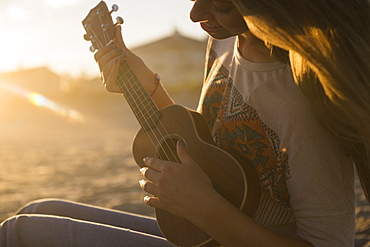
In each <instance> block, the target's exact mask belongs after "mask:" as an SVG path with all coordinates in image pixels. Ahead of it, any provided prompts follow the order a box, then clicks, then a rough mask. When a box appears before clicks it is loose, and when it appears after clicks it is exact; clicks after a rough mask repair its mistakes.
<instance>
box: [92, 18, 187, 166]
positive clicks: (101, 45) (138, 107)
mask: <svg viewBox="0 0 370 247" xmlns="http://www.w3.org/2000/svg"><path fill="white" fill-rule="evenodd" d="M97 14H98V16H99V21H100V27H101V28H102V33H103V36H104V41H105V44H108V43H109V41H110V38H109V34H108V32H107V31H106V28H105V26H106V25H104V24H103V21H102V17H101V15H100V13H99V12H98V13H97ZM90 30H91V32H92V34H93V37H98V35H97V34H96V33H95V31H94V30H93V28H90ZM95 41H96V42H97V44H98V46H99V48H101V47H103V44H102V42H101V41H100V39H99V38H97V39H96V40H95ZM122 64H124V65H126V66H125V67H127V68H125V70H126V71H130V68H129V67H128V65H127V63H126V62H124V63H121V65H120V69H121V67H122ZM126 74H127V73H126V72H125V73H124V75H125V77H126V79H128V80H130V79H131V78H128V77H127V75H126ZM131 77H132V78H134V79H135V75H134V74H133V75H132V76H131ZM136 79H137V78H136ZM121 80H122V81H123V78H122V76H120V75H119V80H118V82H120V81H121ZM118 85H119V87H120V89H121V91H122V92H124V88H123V86H124V87H125V88H126V92H128V93H130V90H129V88H128V87H127V85H126V84H125V83H118ZM131 88H132V87H131ZM143 90H145V89H143ZM134 92H135V93H136V98H137V99H140V100H141V97H139V95H138V94H137V92H136V91H134ZM143 95H144V94H143ZM145 96H146V95H144V98H145ZM130 97H132V98H133V95H132V94H131V93H130ZM148 97H149V95H147V97H146V98H147V100H146V101H147V102H146V103H148V101H150V100H151V99H150V98H149V99H148ZM134 102H135V103H136V101H134ZM128 103H129V104H130V107H131V108H132V109H134V105H132V101H128ZM140 103H141V105H144V103H143V102H142V101H140ZM136 108H137V109H139V113H140V114H141V115H142V116H143V119H144V121H145V122H146V124H148V126H151V125H150V124H149V121H148V120H147V118H145V117H144V116H145V114H144V113H143V112H142V110H141V108H140V106H139V105H138V104H137V103H136ZM143 108H144V109H146V108H145V107H143ZM156 110H158V109H156ZM133 112H134V114H135V116H136V118H137V119H138V120H139V116H138V114H137V111H133ZM146 113H147V115H148V116H149V119H150V120H151V122H152V124H154V125H155V124H156V123H160V125H161V127H162V128H163V130H165V132H166V133H165V134H166V135H168V132H167V130H166V128H165V127H164V126H163V123H162V122H161V121H159V117H158V116H156V117H157V119H154V120H153V118H152V116H151V114H150V113H149V111H148V109H146ZM154 115H156V114H154ZM139 122H140V120H139ZM157 129H158V130H159V131H158V132H159V137H158V136H157V135H156V133H155V132H154V131H152V133H153V136H154V137H155V141H156V142H157V143H158V144H160V140H162V139H163V138H164V137H165V136H166V135H163V133H161V130H160V128H158V126H157ZM145 132H146V134H147V136H148V138H149V140H150V142H151V143H152V145H153V147H154V148H155V147H156V145H155V142H154V140H153V139H152V138H151V136H150V135H149V133H148V131H145ZM170 141H171V142H172V145H174V146H175V143H174V141H173V140H172V138H170ZM165 145H166V146H167V148H168V150H169V151H170V153H171V155H172V157H174V158H175V160H176V162H178V163H180V161H179V160H178V158H177V155H175V154H174V153H173V151H172V149H171V148H170V146H169V144H168V143H167V142H165ZM155 152H156V153H157V149H156V148H155ZM163 152H164V154H165V156H166V158H167V160H170V158H169V156H168V154H167V152H166V151H165V150H163Z"/></svg>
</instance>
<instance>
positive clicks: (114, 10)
mask: <svg viewBox="0 0 370 247" xmlns="http://www.w3.org/2000/svg"><path fill="white" fill-rule="evenodd" d="M117 10H118V5H117V4H113V5H112V10H111V11H109V13H110V14H112V13H113V12H117Z"/></svg>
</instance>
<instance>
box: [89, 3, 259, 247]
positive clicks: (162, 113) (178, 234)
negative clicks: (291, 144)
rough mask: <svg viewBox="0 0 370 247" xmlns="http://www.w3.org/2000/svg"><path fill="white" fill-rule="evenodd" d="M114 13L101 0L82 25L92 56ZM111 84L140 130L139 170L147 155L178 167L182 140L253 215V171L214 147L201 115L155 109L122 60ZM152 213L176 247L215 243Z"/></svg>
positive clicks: (111, 30)
mask: <svg viewBox="0 0 370 247" xmlns="http://www.w3.org/2000/svg"><path fill="white" fill-rule="evenodd" d="M117 10H118V7H117V5H113V7H112V11H109V10H108V8H107V5H106V3H105V2H104V1H101V2H100V3H99V4H98V5H97V6H96V7H94V8H93V9H91V10H90V12H89V13H88V15H87V16H86V18H85V19H84V20H83V21H82V24H83V26H84V28H85V30H86V34H85V35H84V37H85V39H86V40H90V41H91V42H92V47H91V48H90V50H91V51H92V52H94V51H95V50H96V49H98V50H99V49H100V48H102V47H104V46H106V45H107V44H109V43H110V42H113V39H114V36H115V26H116V25H120V24H122V23H123V20H122V18H120V17H118V18H117V23H116V24H114V23H113V20H112V17H111V13H112V12H115V11H117ZM117 84H118V85H119V87H120V89H121V90H122V93H123V95H124V96H125V98H126V100H127V102H128V104H129V106H130V107H131V109H132V111H133V112H134V115H135V116H136V118H137V120H138V122H139V123H140V126H141V129H140V130H139V131H138V133H137V134H136V136H135V138H134V141H133V145H132V152H133V156H134V159H135V162H136V163H137V164H138V165H139V166H140V167H143V166H144V165H145V164H144V163H143V158H145V157H148V156H150V157H157V158H160V159H163V160H169V161H173V162H177V163H181V162H180V159H179V157H178V156H177V152H176V143H177V141H178V140H182V141H183V142H184V143H185V145H186V148H187V150H188V152H189V154H190V155H191V157H192V158H193V159H194V160H195V161H196V163H197V164H198V165H199V166H200V167H201V169H202V170H203V171H204V172H205V173H206V174H207V175H208V176H209V178H210V180H211V181H212V185H213V187H214V188H215V190H216V191H217V192H218V193H220V194H221V195H222V196H223V197H224V198H226V199H227V200H228V201H229V202H230V203H231V204H233V205H234V206H235V207H237V208H238V209H239V210H241V211H243V212H244V213H245V214H247V215H249V216H250V217H253V215H254V214H255V212H256V210H257V208H258V206H259V204H260V200H261V184H260V182H259V179H258V176H257V173H256V169H255V167H254V166H253V165H252V164H250V163H247V162H246V159H242V158H241V157H239V156H235V155H234V154H233V155H231V154H229V153H227V152H225V151H224V150H222V149H220V148H218V147H217V146H216V145H215V143H214V141H213V138H212V135H211V133H210V130H209V127H208V125H207V123H206V121H205V119H204V118H203V116H202V115H200V114H199V113H197V112H195V111H192V110H189V109H187V108H184V107H183V106H180V105H171V106H168V107H166V108H164V109H162V110H158V108H157V107H156V105H155V103H154V102H153V101H152V99H151V97H150V96H149V94H148V93H147V92H146V90H145V89H144V87H143V86H142V85H141V83H140V81H139V80H138V78H137V77H136V75H135V73H134V72H133V71H132V70H131V68H130V67H129V65H128V63H127V62H126V61H123V62H122V63H121V64H120V69H119V73H118V78H117ZM155 213H156V218H157V222H158V226H159V228H160V230H161V232H162V233H163V236H164V237H165V238H166V239H167V240H168V241H169V242H171V243H172V244H174V245H176V246H184V247H185V246H219V245H220V244H219V243H217V242H216V241H215V240H214V239H213V238H212V237H211V236H209V235H208V234H207V233H205V232H204V231H202V230H201V229H199V228H198V227H197V226H195V225H194V224H192V223H191V222H190V221H188V220H186V219H184V218H180V217H178V216H175V215H173V214H171V213H169V212H167V211H165V210H162V209H155Z"/></svg>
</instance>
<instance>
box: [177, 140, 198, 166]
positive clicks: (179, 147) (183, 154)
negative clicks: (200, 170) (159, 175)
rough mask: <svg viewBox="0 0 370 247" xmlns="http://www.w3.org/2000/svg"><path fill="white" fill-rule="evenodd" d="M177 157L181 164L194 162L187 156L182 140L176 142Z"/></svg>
mask: <svg viewBox="0 0 370 247" xmlns="http://www.w3.org/2000/svg"><path fill="white" fill-rule="evenodd" d="M176 149H177V155H178V156H179V158H180V160H181V163H183V164H194V163H195V161H194V160H193V158H192V157H191V156H190V155H189V153H188V150H187V148H186V145H185V142H184V141H183V140H181V139H180V140H178V141H177V144H176Z"/></svg>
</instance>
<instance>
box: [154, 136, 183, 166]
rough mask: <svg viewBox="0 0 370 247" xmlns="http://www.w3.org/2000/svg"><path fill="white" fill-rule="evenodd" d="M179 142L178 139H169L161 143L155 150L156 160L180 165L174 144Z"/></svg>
mask: <svg viewBox="0 0 370 247" xmlns="http://www.w3.org/2000/svg"><path fill="white" fill-rule="evenodd" d="M178 140H180V138H178V137H173V136H172V137H170V138H167V139H165V140H163V141H162V142H161V145H160V146H159V148H158V150H157V155H158V158H160V159H162V160H168V161H173V162H177V163H180V158H179V157H178V156H177V151H176V143H177V141H178Z"/></svg>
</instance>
